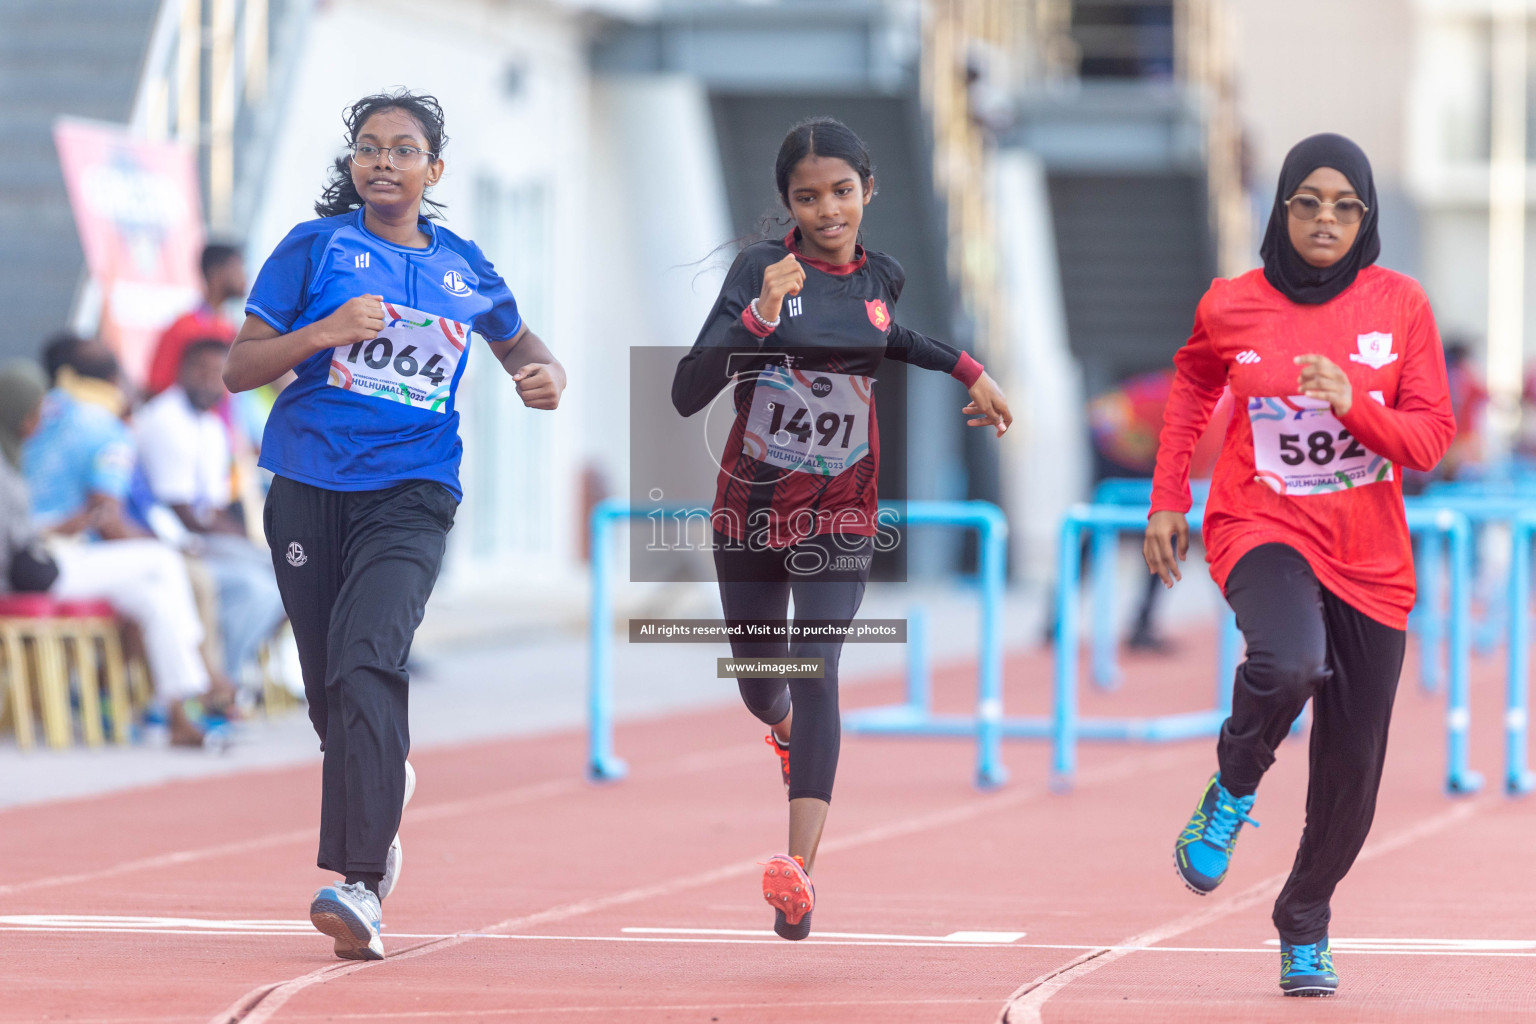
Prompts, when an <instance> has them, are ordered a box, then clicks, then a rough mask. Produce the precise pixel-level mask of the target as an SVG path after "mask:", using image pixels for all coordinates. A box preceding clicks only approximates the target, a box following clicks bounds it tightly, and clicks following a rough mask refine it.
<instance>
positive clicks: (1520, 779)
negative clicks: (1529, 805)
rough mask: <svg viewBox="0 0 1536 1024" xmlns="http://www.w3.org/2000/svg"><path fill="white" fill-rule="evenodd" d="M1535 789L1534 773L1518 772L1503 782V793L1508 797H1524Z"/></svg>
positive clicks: (1535, 774)
mask: <svg viewBox="0 0 1536 1024" xmlns="http://www.w3.org/2000/svg"><path fill="white" fill-rule="evenodd" d="M1533 789H1536V772H1519V773H1517V774H1515V775H1511V776H1510V777H1509V778H1507V779H1505V780H1504V792H1505V793H1506V794H1508V795H1509V796H1525V794H1527V793H1529V792H1530V791H1531V790H1533Z"/></svg>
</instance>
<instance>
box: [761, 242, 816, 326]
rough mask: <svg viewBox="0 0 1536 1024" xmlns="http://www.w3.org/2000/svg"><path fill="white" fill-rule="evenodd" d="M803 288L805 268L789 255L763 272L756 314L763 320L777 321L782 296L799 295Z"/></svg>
mask: <svg viewBox="0 0 1536 1024" xmlns="http://www.w3.org/2000/svg"><path fill="white" fill-rule="evenodd" d="M804 287H805V268H804V267H802V266H800V261H799V260H797V259H795V254H794V253H790V254H789V255H788V256H785V257H784V258H783V259H781V260H779V262H777V263H775V264H773V265H772V266H770V267H768V268H767V269H766V270H764V271H763V290H762V292H761V293H760V294H759V295H758V297H757V313H758V315H759V316H761V317H762V318H763V319H764V320H769V321H773V320H777V319H778V318H779V307H780V306H782V305H783V303H784V296H786V295H799V294H800V289H801V288H804Z"/></svg>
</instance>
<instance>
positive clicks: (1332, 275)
mask: <svg viewBox="0 0 1536 1024" xmlns="http://www.w3.org/2000/svg"><path fill="white" fill-rule="evenodd" d="M1319 167H1332V168H1333V169H1334V170H1336V171H1338V172H1339V173H1340V174H1342V175H1344V177H1346V178H1348V179H1349V183H1350V184H1351V185H1352V186H1354V189H1355V193H1356V194H1357V195H1359V197H1360V201H1361V202H1363V203H1364V204H1365V205H1366V207H1367V209H1366V211H1365V218H1364V219H1363V220H1361V221H1360V233H1359V234H1357V235H1356V236H1355V244H1354V245H1352V246H1350V249H1349V252H1347V253H1345V254H1344V256H1343V258H1342V259H1340V260H1339V262H1337V263H1335V264H1334V265H1333V266H1331V267H1314V266H1312V264H1310V263H1308V262H1307V261H1306V260H1304V259H1302V258H1301V254H1300V253H1298V252H1297V251H1296V247H1295V246H1294V245H1292V244H1291V235H1290V231H1289V230H1288V228H1287V223H1286V221H1287V219H1288V218H1289V216H1290V214H1289V213H1288V212H1287V211H1286V206H1285V201H1286V200H1287V199H1289V198H1291V196H1293V195H1295V194H1296V189H1297V188H1299V187H1300V186H1301V183H1302V182H1303V181H1305V180H1307V175H1309V174H1311V173H1312V172H1313V171H1315V170H1317V169H1318V168H1319ZM1376 213H1377V210H1376V181H1375V179H1374V178H1373V177H1372V176H1371V162H1370V160H1368V159H1367V158H1366V155H1365V151H1364V150H1362V149H1361V148H1360V147H1359V146H1357V145H1355V144H1354V143H1353V142H1351V141H1350V140H1348V139H1346V138H1345V137H1344V136H1342V135H1333V134H1331V133H1326V134H1323V135H1311V136H1308V137H1307V138H1305V139H1302V140H1301V141H1300V142H1298V143H1296V145H1295V146H1293V147H1292V148H1291V151H1290V152H1289V153H1287V154H1286V155H1285V163H1284V164H1283V165H1282V166H1281V168H1280V187H1279V188H1278V189H1277V190H1276V191H1275V205H1274V208H1273V209H1271V210H1270V211H1269V227H1268V228H1267V229H1266V230H1265V232H1264V244H1263V245H1261V246H1260V247H1259V255H1260V256H1262V257H1263V258H1264V278H1265V280H1267V281H1268V282H1269V283H1270V284H1272V285H1274V286H1275V290H1276V291H1278V292H1280V294H1282V295H1284V296H1285V297H1286V298H1288V299H1290V300H1291V301H1292V302H1301V303H1305V304H1307V305H1311V306H1315V305H1318V304H1320V303H1324V302H1327V301H1328V300H1329V299H1332V298H1333V297H1334V296H1336V295H1338V294H1339V293H1340V292H1342V291H1343V290H1344V289H1346V288H1348V287H1349V286H1350V285H1352V284H1354V283H1355V275H1356V274H1358V273H1360V271H1361V270H1362V269H1364V268H1366V267H1368V266H1370V265H1371V264H1372V263H1375V262H1376V257H1378V256H1380V255H1381V239H1380V238H1379V237H1378V236H1377V234H1376Z"/></svg>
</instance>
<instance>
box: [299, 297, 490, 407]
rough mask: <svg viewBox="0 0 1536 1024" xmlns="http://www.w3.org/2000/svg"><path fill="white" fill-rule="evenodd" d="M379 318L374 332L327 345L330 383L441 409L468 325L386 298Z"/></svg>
mask: <svg viewBox="0 0 1536 1024" xmlns="http://www.w3.org/2000/svg"><path fill="white" fill-rule="evenodd" d="M384 318H385V319H384V329H383V330H382V331H380V332H379V334H378V337H376V338H374V339H373V340H371V341H359V342H355V343H354V344H352V345H347V346H343V347H340V348H337V349H334V350H332V353H331V374H330V383H331V386H332V387H338V388H342V389H344V390H346V391H351V392H353V393H354V394H359V395H367V396H368V397H370V398H380V399H383V400H385V401H388V402H399V403H401V404H403V405H409V406H411V407H412V408H415V409H426V410H427V411H429V412H435V413H443V412H446V411H447V407H448V398H449V396H450V395H451V394H452V390H453V376H454V373H455V372H456V371H457V370H458V368H459V360H460V359H462V358H463V356H464V346H465V345H466V344H467V343H468V340H469V325H468V324H461V323H459V322H458V321H457V320H449V319H447V318H446V317H440V316H435V315H433V314H431V313H423V312H422V311H421V310H419V309H411V308H410V307H409V306H401V305H398V304H396V303H390V302H386V303H384Z"/></svg>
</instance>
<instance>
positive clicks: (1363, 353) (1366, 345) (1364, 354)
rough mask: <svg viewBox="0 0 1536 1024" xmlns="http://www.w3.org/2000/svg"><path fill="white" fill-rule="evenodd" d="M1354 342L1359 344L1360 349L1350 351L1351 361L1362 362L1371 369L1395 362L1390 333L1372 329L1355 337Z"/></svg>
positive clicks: (1377, 368)
mask: <svg viewBox="0 0 1536 1024" xmlns="http://www.w3.org/2000/svg"><path fill="white" fill-rule="evenodd" d="M1355 344H1357V345H1359V346H1360V351H1359V352H1351V353H1350V355H1349V361H1350V362H1352V363H1364V364H1365V365H1366V366H1369V367H1370V368H1371V369H1373V370H1379V369H1381V368H1382V367H1383V366H1386V365H1387V364H1388V363H1395V362H1397V353H1396V352H1393V351H1392V335H1390V334H1382V333H1381V332H1380V331H1372V332H1371V333H1370V334H1362V335H1360V336H1359V337H1357V338H1356V339H1355Z"/></svg>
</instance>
